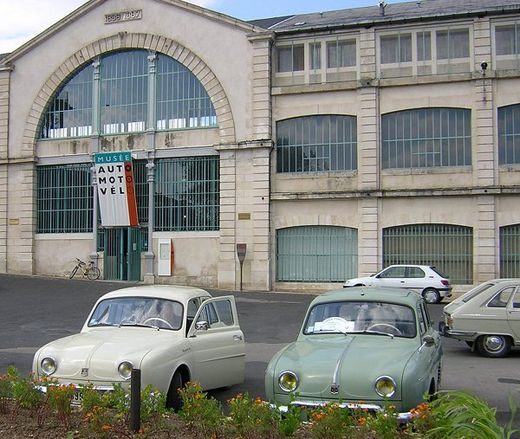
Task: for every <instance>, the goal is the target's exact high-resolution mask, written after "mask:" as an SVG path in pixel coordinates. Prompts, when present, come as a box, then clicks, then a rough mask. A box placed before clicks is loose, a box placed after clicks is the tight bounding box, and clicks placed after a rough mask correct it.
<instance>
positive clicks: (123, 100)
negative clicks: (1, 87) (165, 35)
mask: <svg viewBox="0 0 520 439" xmlns="http://www.w3.org/2000/svg"><path fill="white" fill-rule="evenodd" d="M98 69H99V74H97V70H98ZM151 85H152V86H153V87H152V88H150V87H151ZM150 90H155V93H150ZM97 101H98V102H97ZM150 108H153V109H154V111H150ZM216 126H217V117H216V113H215V109H214V107H213V104H212V102H211V99H210V97H209V95H208V93H207V92H206V90H205V89H204V86H203V85H202V84H201V83H200V81H199V80H198V79H197V77H196V76H195V75H194V74H193V73H192V72H191V71H189V70H188V69H187V68H186V67H185V66H183V65H182V64H181V63H179V62H178V61H176V60H174V59H173V58H170V57H168V56H166V55H163V54H155V53H151V52H149V51H146V50H129V51H122V52H112V53H109V54H106V55H103V56H101V57H100V58H98V59H97V60H96V61H95V62H93V63H91V64H89V65H87V66H86V67H83V68H82V69H80V70H79V71H78V72H77V73H75V74H74V75H73V76H72V78H71V79H69V80H68V81H67V82H66V84H64V85H63V86H62V87H61V88H60V89H59V90H58V91H57V93H56V94H55V95H54V97H53V98H52V100H51V102H50V103H49V105H48V107H47V109H46V111H45V113H44V116H43V120H42V123H41V129H40V138H42V139H53V138H66V137H81V136H90V135H92V134H97V133H99V134H101V135H110V134H123V133H136V132H143V131H145V130H148V129H156V130H175V129H188V128H204V127H216Z"/></svg>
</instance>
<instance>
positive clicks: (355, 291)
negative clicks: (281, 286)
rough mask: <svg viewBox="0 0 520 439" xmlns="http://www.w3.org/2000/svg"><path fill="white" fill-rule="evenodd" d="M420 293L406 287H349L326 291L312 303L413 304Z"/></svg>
mask: <svg viewBox="0 0 520 439" xmlns="http://www.w3.org/2000/svg"><path fill="white" fill-rule="evenodd" d="M420 299H421V296H420V294H418V293H416V292H415V291H412V290H408V289H406V288H385V287H350V288H342V289H340V290H333V291H327V292H326V293H323V294H320V295H319V296H318V297H316V298H315V299H314V300H313V301H312V305H317V304H319V303H326V302H336V301H346V300H348V301H362V302H391V303H401V304H403V305H409V306H415V304H416V303H417V301H418V300H420Z"/></svg>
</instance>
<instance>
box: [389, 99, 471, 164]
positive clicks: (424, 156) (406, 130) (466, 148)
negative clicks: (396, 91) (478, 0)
mask: <svg viewBox="0 0 520 439" xmlns="http://www.w3.org/2000/svg"><path fill="white" fill-rule="evenodd" d="M382 126H383V129H382V139H381V147H382V158H383V160H382V167H383V169H406V168H430V167H438V166H468V165H471V111H470V110H466V109H461V108H423V109H414V110H405V111H400V112H397V113H391V114H384V115H383V116H382Z"/></svg>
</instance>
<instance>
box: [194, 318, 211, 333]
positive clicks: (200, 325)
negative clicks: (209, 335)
mask: <svg viewBox="0 0 520 439" xmlns="http://www.w3.org/2000/svg"><path fill="white" fill-rule="evenodd" d="M195 329H196V330H197V331H207V330H208V329H209V325H208V322H206V321H205V320H200V321H198V322H197V323H195Z"/></svg>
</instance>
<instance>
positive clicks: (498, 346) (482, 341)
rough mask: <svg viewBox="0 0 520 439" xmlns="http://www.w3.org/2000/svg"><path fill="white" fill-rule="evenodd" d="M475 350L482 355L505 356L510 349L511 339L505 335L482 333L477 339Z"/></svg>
mask: <svg viewBox="0 0 520 439" xmlns="http://www.w3.org/2000/svg"><path fill="white" fill-rule="evenodd" d="M477 350H478V352H479V354H480V355H482V356H484V357H491V358H500V357H505V356H506V355H507V354H509V351H510V350H511V340H510V339H509V337H507V336H506V335H482V336H480V337H479V338H478V339H477Z"/></svg>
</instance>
